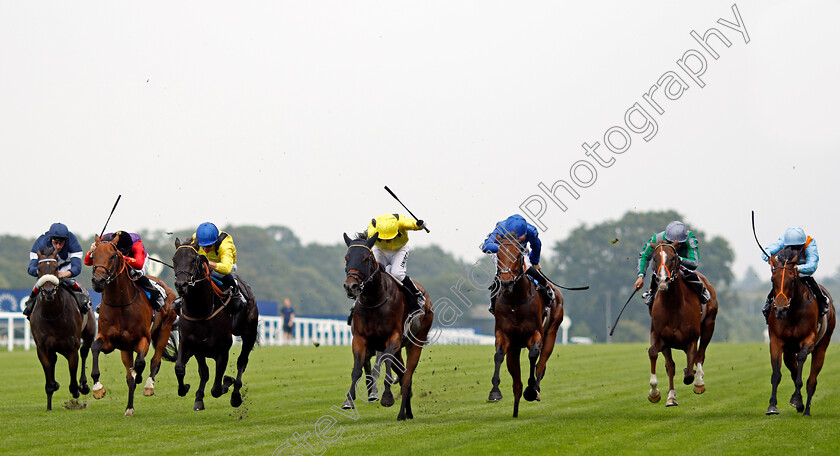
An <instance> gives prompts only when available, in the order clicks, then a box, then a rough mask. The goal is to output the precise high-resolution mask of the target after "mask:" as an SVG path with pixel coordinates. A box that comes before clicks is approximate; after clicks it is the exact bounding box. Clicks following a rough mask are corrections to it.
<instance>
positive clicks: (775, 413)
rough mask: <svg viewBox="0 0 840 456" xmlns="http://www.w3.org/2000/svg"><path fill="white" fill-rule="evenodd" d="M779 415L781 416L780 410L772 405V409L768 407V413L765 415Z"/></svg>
mask: <svg viewBox="0 0 840 456" xmlns="http://www.w3.org/2000/svg"><path fill="white" fill-rule="evenodd" d="M778 414H779V409H777V408H776V406H775V405H771V406H770V407H767V413H765V415H778Z"/></svg>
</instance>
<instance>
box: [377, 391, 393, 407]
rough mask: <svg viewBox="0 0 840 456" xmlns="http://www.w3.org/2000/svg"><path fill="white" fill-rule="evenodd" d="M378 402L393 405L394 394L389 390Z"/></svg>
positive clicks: (385, 405) (383, 404)
mask: <svg viewBox="0 0 840 456" xmlns="http://www.w3.org/2000/svg"><path fill="white" fill-rule="evenodd" d="M379 403H380V404H382V406H383V407H390V406H392V405H394V395H393V394H391V393H390V392H387V393H385V394H383V395H382V399H381V400H380V401H379Z"/></svg>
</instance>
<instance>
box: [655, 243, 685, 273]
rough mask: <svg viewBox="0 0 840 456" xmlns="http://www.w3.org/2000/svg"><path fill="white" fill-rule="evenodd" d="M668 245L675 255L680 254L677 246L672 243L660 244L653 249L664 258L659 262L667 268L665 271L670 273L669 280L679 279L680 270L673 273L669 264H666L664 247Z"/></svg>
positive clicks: (662, 266) (660, 265)
mask: <svg viewBox="0 0 840 456" xmlns="http://www.w3.org/2000/svg"><path fill="white" fill-rule="evenodd" d="M666 246H667V247H670V248H671V250H672V251H673V252H674V255H677V256H679V254H678V253H677V248H676V247H674V246H673V245H671V244H659V246H658V247H656V250H654V251H653V254H654V255H656V252H659V255H661V258H662V262H661V263H660V264H659V267H661V268H664V269H665V273H667V274H668V282H673V281H674V280H676V279H677V275H678V274H679V270H677V271H675V272H673V273H672V272H671V269H670V268H668V265H667V264H666V261H665V250H664V249H663V247H666Z"/></svg>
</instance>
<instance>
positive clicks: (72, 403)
mask: <svg viewBox="0 0 840 456" xmlns="http://www.w3.org/2000/svg"><path fill="white" fill-rule="evenodd" d="M61 406H62V407H64V408H66V409H67V410H84V409H86V408H87V401H80V400H78V399H70V400H69V401H64V403H63V404H61Z"/></svg>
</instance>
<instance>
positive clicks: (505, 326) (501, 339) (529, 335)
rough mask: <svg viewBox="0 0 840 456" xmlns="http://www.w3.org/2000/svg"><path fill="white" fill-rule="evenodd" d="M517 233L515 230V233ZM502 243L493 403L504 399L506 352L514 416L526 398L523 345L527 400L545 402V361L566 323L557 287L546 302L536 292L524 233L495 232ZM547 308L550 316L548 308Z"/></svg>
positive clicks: (498, 254) (491, 396)
mask: <svg viewBox="0 0 840 456" xmlns="http://www.w3.org/2000/svg"><path fill="white" fill-rule="evenodd" d="M514 235H515V233H514ZM496 239H497V240H498V241H499V251H498V252H497V257H498V269H499V283H500V287H499V290H498V293H499V294H498V296H497V298H496V312H495V315H496V355H495V356H494V357H493V360H494V361H495V363H496V367H495V370H494V371H493V379H492V383H493V388H492V389H491V390H490V396H489V397H488V399H487V400H488V401H490V402H497V401H500V400H501V399H502V392H501V391H500V390H499V368H500V367H501V365H502V361H503V360H504V359H505V356H507V367H508V372H510V376H511V377H512V378H513V417H514V418H516V417H517V416H519V400H520V398H521V397H522V378H521V375H520V366H519V356H520V353H521V352H522V349H523V348H527V349H528V360H529V361H530V363H531V373H530V376H529V377H528V387H527V388H525V400H526V401H534V400H537V401H538V400H540V381H542V379H543V376H544V375H545V365H546V363H547V362H548V359H549V358H550V357H551V352H552V351H553V350H554V341H555V339H556V338H557V329H558V328H559V327H560V323H562V322H563V295H562V294H560V290H558V289H557V288H556V287H554V286H553V285H551V284H550V283H549V284H548V286H550V287H552V288H553V289H554V301H553V302H551V303H550V304H549V305H548V306H546V301H545V299H546V298H545V296H544V295H543V294H542V293H539V292H538V291H537V287H536V285H535V284H534V283H533V282H532V281H531V280H530V279H529V278H528V276H527V274H526V267H525V252H524V251H523V248H522V245H523V242H525V235H522V236H520V237H519V238H518V239H517V238H515V237H513V236H510V237H508V236H505V237H501V236H498V235H497V236H496ZM546 308H548V313H547V315H545V314H544V310H545V309H546Z"/></svg>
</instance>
